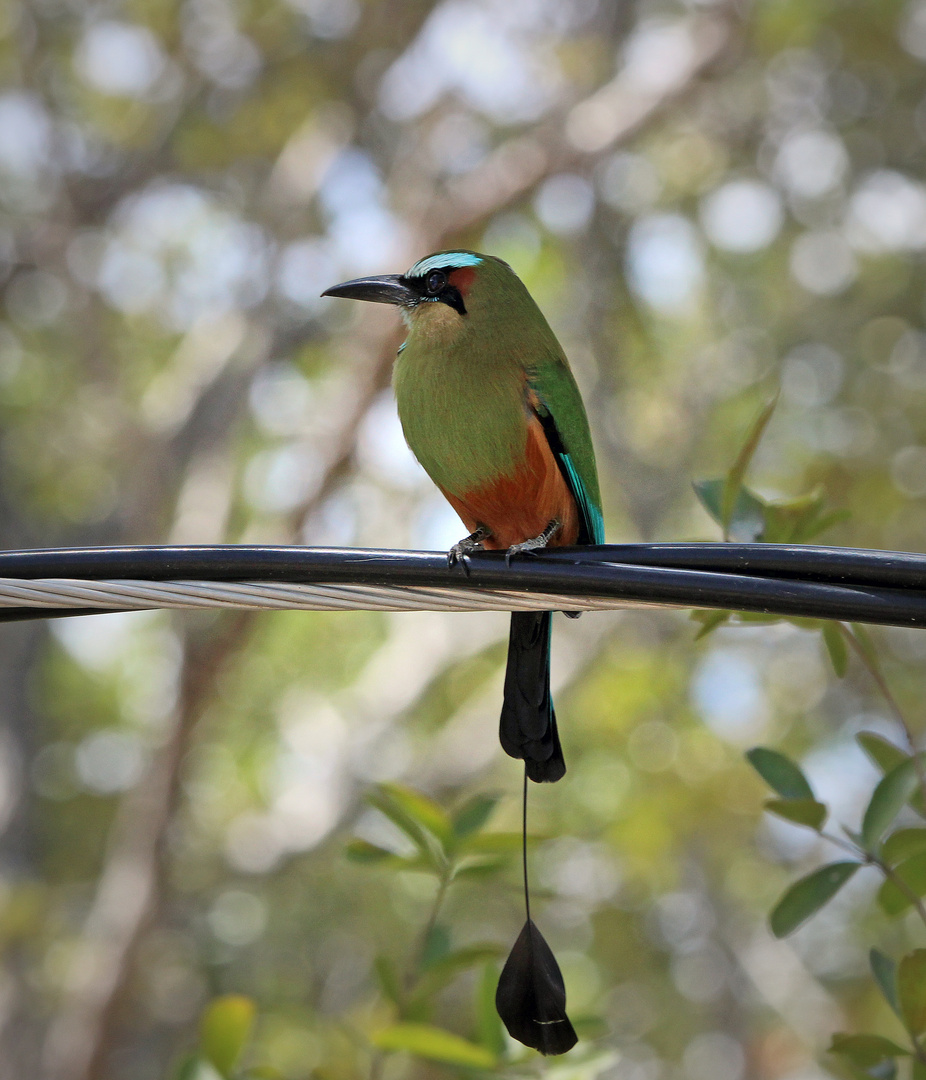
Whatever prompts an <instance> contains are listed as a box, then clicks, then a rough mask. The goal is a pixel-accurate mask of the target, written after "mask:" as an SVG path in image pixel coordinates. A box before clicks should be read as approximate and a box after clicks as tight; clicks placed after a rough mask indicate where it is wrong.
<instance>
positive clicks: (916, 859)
mask: <svg viewBox="0 0 926 1080" xmlns="http://www.w3.org/2000/svg"><path fill="white" fill-rule="evenodd" d="M894 873H895V874H896V875H897V876H898V877H899V878H901V879H902V880H903V882H904V884H906V885H907V886H908V888H910V890H911V891H912V892H913V894H914V895H915V896H923V895H926V851H921V852H920V853H919V854H917V855H911V856H910V858H909V859H904V861H903V862H901V863H898V864H897V866H895V867H894ZM878 904H879V905H880V907H881V910H882V911H883V912H884V914H885V915H900V914H901V913H902V912H904V911H906V910H907V909H908V908H911V907H912V906H913V901H912V900H911V899H910V898H909V897H908V896H907V894H906V893H905V892H904V890H903V889H900V888H898V887H897V885H895V884H894V882H893V881H891V880H887V881H885V882H884V884H883V885H882V886H881V888H880V889H879V890H878Z"/></svg>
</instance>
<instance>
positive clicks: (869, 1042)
mask: <svg viewBox="0 0 926 1080" xmlns="http://www.w3.org/2000/svg"><path fill="white" fill-rule="evenodd" d="M829 1052H830V1053H831V1054H839V1055H840V1056H841V1057H844V1058H847V1059H848V1060H849V1061H851V1062H852V1064H853V1065H857V1066H858V1067H859V1068H860V1069H870V1068H871V1067H872V1065H878V1064H879V1063H880V1062H882V1061H885V1060H890V1059H891V1058H895V1057H909V1056H910V1051H909V1050H906V1049H904V1047H902V1046H898V1045H897V1043H895V1042H893V1041H892V1040H891V1039H885V1038H884V1037H883V1036H882V1035H843V1034H839V1033H837V1034H836V1035H834V1036H833V1041H832V1043H831V1044H830V1048H829Z"/></svg>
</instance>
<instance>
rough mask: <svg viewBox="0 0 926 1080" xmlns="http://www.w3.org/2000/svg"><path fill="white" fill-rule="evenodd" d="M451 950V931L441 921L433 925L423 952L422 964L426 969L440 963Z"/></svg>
mask: <svg viewBox="0 0 926 1080" xmlns="http://www.w3.org/2000/svg"><path fill="white" fill-rule="evenodd" d="M449 952H450V931H449V930H448V929H447V927H446V926H443V925H442V924H441V923H435V925H434V926H432V927H431V929H430V931H429V933H428V936H427V939H426V940H425V943H424V949H423V950H422V953H421V966H422V968H424V969H425V970H427V968H429V967H431V966H432V965H434V964H438V963H440V961H441V960H443V959H444V957H445V956H447V954H448V953H449Z"/></svg>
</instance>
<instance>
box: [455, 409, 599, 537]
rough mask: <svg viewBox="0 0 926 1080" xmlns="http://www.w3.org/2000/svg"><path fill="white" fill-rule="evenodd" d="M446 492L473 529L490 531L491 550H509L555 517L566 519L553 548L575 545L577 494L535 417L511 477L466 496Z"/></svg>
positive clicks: (544, 526)
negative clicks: (562, 470)
mask: <svg viewBox="0 0 926 1080" xmlns="http://www.w3.org/2000/svg"><path fill="white" fill-rule="evenodd" d="M442 490H443V489H442ZM444 495H445V496H446V498H447V501H448V502H449V503H450V505H451V506H452V507H453V508H454V510H456V512H457V513H458V514H459V515H460V517H461V518H462V520H463V523H464V525H466V527H467V528H468V529H469V531H470V532H475V530H476V529H477V528H478V527H479V526H485V528H487V529H489V530H490V532H491V533H492V536H491V538H490V539H489V540H486V541H485V544H484V546H485V547H486V548H488V549H489V550H493V551H505V550H507V549H508V548H510V547H511V546H512V545H513V544H522V543H523V542H524V541H525V540H531V539H533V538H534V537H535V536H539V535H540V534H541V533H542V532H543V530H544V529H545V528H546V527H547V525H548V524H549V523H550V522H551V521H553V520H554V519H556V520H557V521H559V522H561V523H562V524H561V528H560V529H559V531H558V532H557V533H556V534H555V535H554V536H553V537H552V539H551V540H550V546H551V547H562V546H566V545H568V544H574V543H575V542H576V539H577V538H578V535H579V514H578V509H577V507H576V503H575V499H574V498H573V496H572V492H571V491H570V490H569V486H568V485H567V483H566V481H565V480H564V479H563V474H562V473H561V472H560V471H559V467H558V465H557V463H556V458H555V457H554V456H553V452H552V450H551V449H550V444H549V443H548V442H547V438H546V435H544V432H543V428H542V427H541V424H540V421H539V420H538V419H537V418H536V417H531V419H530V421H529V423H528V429H527V445H526V447H525V454H524V458H523V460H522V461H521V462H519V463H518V465H517V467H516V468H515V469H514V470H513V471H512V473H511V475H510V476H502V477H500V478H499V479H497V480H494V481H493V482H492V483H491V484H488V485H486V486H484V487H482V488H479V489H474V490H472V491H467V492H465V493H464V494H462V495H460V494H457V495H453V494H451V493H450V492H449V491H444Z"/></svg>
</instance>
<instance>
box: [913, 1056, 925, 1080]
mask: <svg viewBox="0 0 926 1080" xmlns="http://www.w3.org/2000/svg"><path fill="white" fill-rule="evenodd" d="M911 1080H926V1063H924V1062H922V1061H920V1060H919V1058H914V1059H913V1073H912V1075H911Z"/></svg>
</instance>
